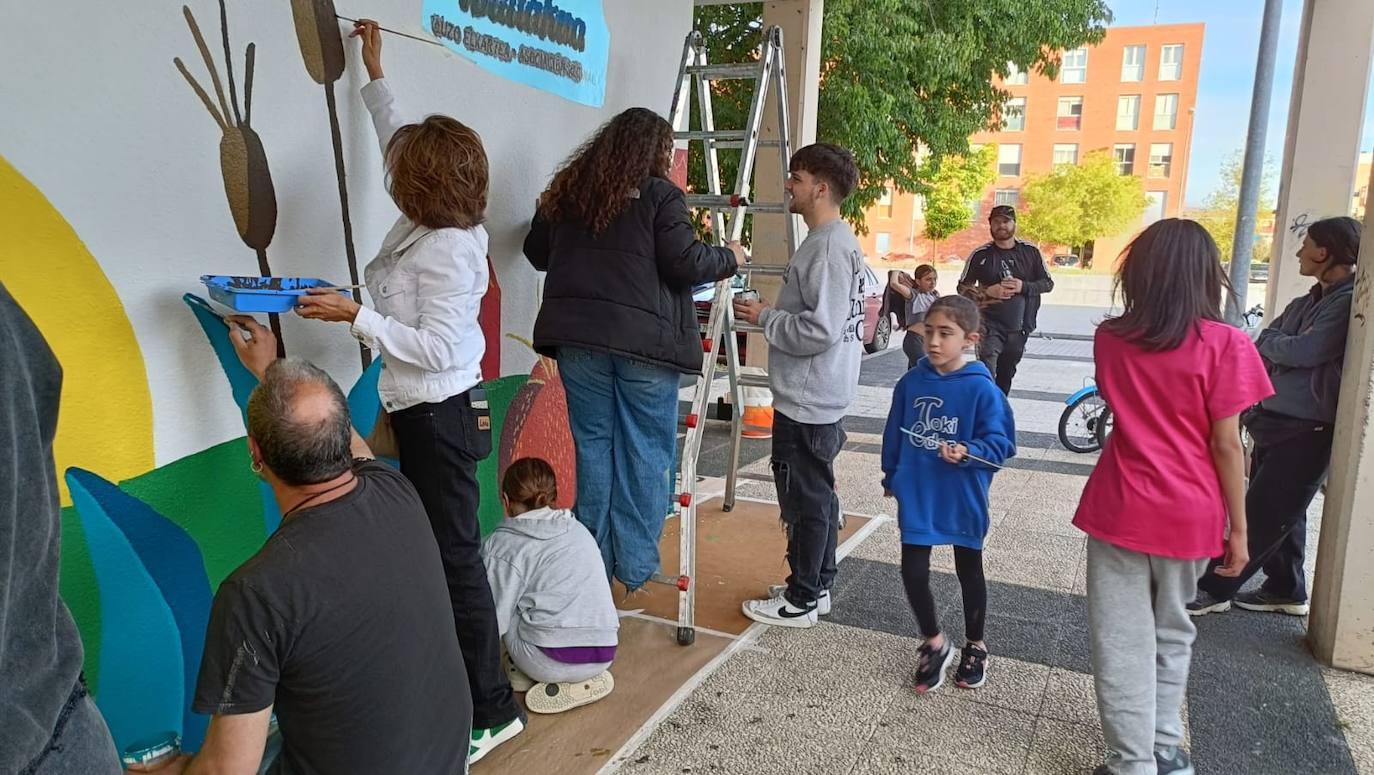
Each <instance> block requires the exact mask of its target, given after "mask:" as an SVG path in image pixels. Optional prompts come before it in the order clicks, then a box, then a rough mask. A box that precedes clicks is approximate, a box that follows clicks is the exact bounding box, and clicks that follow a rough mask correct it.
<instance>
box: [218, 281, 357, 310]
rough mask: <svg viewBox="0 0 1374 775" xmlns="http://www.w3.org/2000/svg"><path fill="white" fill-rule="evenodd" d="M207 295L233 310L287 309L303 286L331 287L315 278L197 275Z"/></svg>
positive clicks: (291, 305)
mask: <svg viewBox="0 0 1374 775" xmlns="http://www.w3.org/2000/svg"><path fill="white" fill-rule="evenodd" d="M200 281H201V282H202V283H205V288H206V289H207V290H208V291H210V298H211V299H214V300H215V301H217V302H219V303H220V304H223V305H224V306H226V307H229V308H230V309H232V310H234V311H235V312H290V311H291V310H292V309H294V308H295V306H296V304H297V302H298V300H299V299H300V297H301V296H304V295H305V289H306V288H332V287H334V284H333V283H331V282H329V281H327V280H321V279H319V278H316V277H236V276H233V275H217V274H207V275H201V277H200Z"/></svg>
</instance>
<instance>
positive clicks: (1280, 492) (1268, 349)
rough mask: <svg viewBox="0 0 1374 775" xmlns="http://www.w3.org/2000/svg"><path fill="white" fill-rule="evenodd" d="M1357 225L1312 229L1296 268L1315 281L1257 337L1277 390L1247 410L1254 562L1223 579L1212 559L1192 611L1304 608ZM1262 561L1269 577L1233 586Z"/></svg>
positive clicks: (1346, 222)
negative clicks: (1311, 510) (1306, 564)
mask: <svg viewBox="0 0 1374 775" xmlns="http://www.w3.org/2000/svg"><path fill="white" fill-rule="evenodd" d="M1360 231H1361V229H1360V224H1359V222H1358V221H1356V220H1355V219H1354V218H1345V217H1340V218H1326V219H1324V220H1320V221H1317V222H1316V223H1314V224H1312V225H1311V226H1309V227H1308V228H1307V236H1306V237H1304V238H1303V241H1302V248H1300V249H1299V250H1298V260H1299V261H1300V262H1301V264H1300V267H1299V271H1300V272H1302V274H1303V276H1305V277H1311V278H1314V279H1315V280H1316V281H1317V282H1316V283H1315V284H1314V285H1313V286H1312V289H1311V290H1309V291H1308V292H1307V293H1306V294H1304V295H1303V296H1300V297H1298V298H1297V299H1294V300H1293V302H1292V303H1290V304H1289V305H1288V308H1287V309H1285V310H1284V311H1283V314H1282V315H1279V316H1278V317H1277V318H1275V319H1274V321H1273V322H1272V323H1270V324H1269V327H1268V328H1267V329H1265V330H1264V331H1262V332H1261V333H1260V335H1259V339H1258V340H1257V341H1256V342H1255V344H1256V346H1257V347H1258V348H1259V352H1260V355H1261V356H1262V357H1263V358H1264V364H1265V366H1266V367H1267V368H1268V371H1269V377H1270V379H1271V380H1272V381H1273V383H1274V390H1275V391H1276V392H1275V395H1274V396H1273V397H1272V398H1268V399H1265V400H1264V401H1263V402H1261V403H1260V404H1259V406H1257V407H1255V408H1254V409H1252V410H1251V411H1250V412H1248V413H1247V414H1246V416H1245V418H1244V422H1245V427H1246V429H1247V430H1248V431H1249V432H1250V437H1251V438H1252V439H1253V440H1254V445H1255V448H1254V452H1253V454H1252V457H1251V463H1250V487H1249V490H1248V491H1247V492H1246V497H1245V500H1246V504H1247V506H1246V510H1247V511H1248V512H1249V517H1250V535H1249V543H1250V563H1249V564H1248V565H1247V566H1246V568H1245V571H1244V572H1243V573H1241V574H1240V575H1239V576H1235V577H1231V578H1226V577H1222V576H1218V575H1217V574H1216V573H1215V572H1214V571H1215V566H1216V562H1215V561H1214V562H1213V563H1212V565H1211V566H1209V567H1208V570H1207V573H1206V574H1204V575H1203V577H1202V580H1201V581H1199V582H1198V593H1197V598H1196V599H1195V600H1194V601H1193V602H1192V603H1191V604H1189V606H1188V611H1189V613H1191V614H1193V615H1194V616H1200V615H1202V614H1208V613H1214V612H1219V611H1225V610H1227V609H1229V608H1230V607H1231V603H1232V602H1233V601H1234V602H1235V604H1236V605H1237V606H1239V607H1241V608H1244V609H1246V610H1250V611H1272V612H1276V613H1284V614H1291V615H1294V616H1303V615H1306V614H1307V610H1308V603H1307V578H1306V574H1305V573H1304V571H1303V559H1304V555H1305V554H1306V539H1307V507H1308V506H1310V505H1311V504H1312V498H1313V497H1314V496H1315V495H1316V494H1317V490H1318V488H1320V487H1321V483H1322V480H1323V479H1325V478H1326V470H1327V467H1328V465H1329V463H1330V461H1331V439H1332V435H1333V432H1334V429H1335V422H1336V401H1337V399H1338V398H1339V397H1340V392H1341V366H1342V364H1343V362H1344V361H1345V339H1346V333H1347V330H1348V329H1349V327H1350V301H1351V298H1352V296H1353V294H1354V290H1355V261H1356V259H1357V257H1358V256H1359V252H1360ZM1260 569H1263V570H1264V576H1265V580H1264V584H1263V585H1261V586H1260V588H1259V589H1258V590H1255V591H1253V592H1246V593H1243V594H1237V592H1238V591H1239V590H1240V588H1241V587H1242V586H1244V585H1245V582H1246V581H1248V580H1249V579H1250V577H1251V576H1253V575H1255V573H1256V572H1257V571H1259V570H1260Z"/></svg>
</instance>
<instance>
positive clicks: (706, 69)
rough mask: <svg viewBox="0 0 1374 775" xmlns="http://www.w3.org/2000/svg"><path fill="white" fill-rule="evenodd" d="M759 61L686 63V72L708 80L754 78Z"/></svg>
mask: <svg viewBox="0 0 1374 775" xmlns="http://www.w3.org/2000/svg"><path fill="white" fill-rule="evenodd" d="M759 64H760V63H759V62H738V63H727V64H719V65H688V66H687V72H689V73H691V74H692V75H700V76H702V77H704V78H705V79H706V80H708V81H720V80H724V79H726V78H756V77H758V74H759Z"/></svg>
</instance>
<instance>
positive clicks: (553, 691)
mask: <svg viewBox="0 0 1374 775" xmlns="http://www.w3.org/2000/svg"><path fill="white" fill-rule="evenodd" d="M557 500H558V484H557V481H556V480H555V478H554V473H553V468H552V467H551V466H550V465H549V464H548V463H547V462H545V461H543V460H540V459H538V458H521V459H520V460H516V461H515V462H513V463H511V464H510V468H508V469H506V474H505V476H504V477H503V478H502V480H501V503H502V505H504V506H505V509H506V517H507V519H506V520H505V521H503V522H502V523H501V524H500V526H498V527H497V528H496V530H494V531H492V534H491V535H490V536H488V537H487V539H486V542H485V543H484V544H483V546H482V556H483V559H484V560H485V561H486V565H487V578H488V580H489V581H490V583H491V590H492V596H493V597H494V599H495V601H496V617H497V624H498V625H499V628H500V632H501V642H502V643H503V644H504V645H505V647H506V653H507V655H508V656H509V658H510V663H511V664H510V665H509V666H508V667H507V670H508V672H509V674H510V678H511V686H512V687H513V688H514V689H515V690H516V691H524V692H526V695H525V705H526V706H527V707H528V708H529V709H530V710H531V711H532V712H534V713H562V712H563V711H565V710H571V709H573V708H576V707H580V706H582V705H587V704H589V703H592V702H596V701H597V700H599V699H601V698H603V697H605V696H606V695H608V694H610V693H611V690H612V689H613V688H615V680H614V679H613V678H611V674H610V673H609V672H607V669H608V668H609V667H610V666H611V661H612V660H614V659H615V648H616V644H617V636H616V633H617V631H618V630H619V628H620V619H619V617H618V615H617V614H616V610H615V603H614V602H612V600H611V588H610V585H609V584H607V583H606V566H605V564H604V563H603V562H602V559H601V550H600V549H598V548H597V546H596V539H594V538H592V534H591V533H590V532H588V531H587V528H585V527H583V526H582V523H581V522H578V521H577V518H576V517H574V516H573V514H572V512H570V511H566V510H562V509H554V508H553V504H554V502H555V501H557Z"/></svg>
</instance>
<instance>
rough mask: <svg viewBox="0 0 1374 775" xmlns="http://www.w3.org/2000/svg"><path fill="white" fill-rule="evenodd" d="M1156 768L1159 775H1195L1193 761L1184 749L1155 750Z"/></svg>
mask: <svg viewBox="0 0 1374 775" xmlns="http://www.w3.org/2000/svg"><path fill="white" fill-rule="evenodd" d="M1155 767H1156V768H1157V769H1158V770H1159V775H1194V772H1195V771H1194V770H1193V760H1192V758H1191V757H1189V756H1188V752H1187V751H1185V750H1183V749H1182V748H1173V749H1166V750H1163V751H1161V750H1159V749H1158V748H1156V749H1155Z"/></svg>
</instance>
